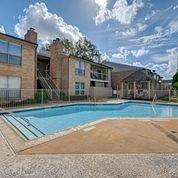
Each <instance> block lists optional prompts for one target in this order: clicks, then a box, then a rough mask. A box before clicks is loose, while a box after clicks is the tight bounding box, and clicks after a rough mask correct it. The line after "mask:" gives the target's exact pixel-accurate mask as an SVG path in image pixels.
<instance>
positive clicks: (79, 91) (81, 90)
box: [75, 82, 85, 96]
mask: <svg viewBox="0 0 178 178" xmlns="http://www.w3.org/2000/svg"><path fill="white" fill-rule="evenodd" d="M75 95H77V96H79V95H85V83H84V82H75Z"/></svg>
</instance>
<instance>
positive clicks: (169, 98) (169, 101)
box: [169, 90, 171, 102]
mask: <svg viewBox="0 0 178 178" xmlns="http://www.w3.org/2000/svg"><path fill="white" fill-rule="evenodd" d="M170 101H171V90H169V102H170Z"/></svg>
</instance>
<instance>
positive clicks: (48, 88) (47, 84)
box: [38, 70, 60, 99]
mask: <svg viewBox="0 0 178 178" xmlns="http://www.w3.org/2000/svg"><path fill="white" fill-rule="evenodd" d="M38 80H39V82H40V84H41V86H42V87H43V89H44V90H45V92H46V94H47V95H48V97H49V98H50V99H60V90H59V89H58V87H57V86H56V85H55V84H54V82H53V81H52V79H51V78H50V76H49V74H47V73H46V74H45V76H43V75H42V73H41V72H40V71H39V70H38Z"/></svg>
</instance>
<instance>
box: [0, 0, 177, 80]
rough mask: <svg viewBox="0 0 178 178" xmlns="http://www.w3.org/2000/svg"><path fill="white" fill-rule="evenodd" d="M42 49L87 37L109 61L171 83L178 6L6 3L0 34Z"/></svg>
mask: <svg viewBox="0 0 178 178" xmlns="http://www.w3.org/2000/svg"><path fill="white" fill-rule="evenodd" d="M30 27H33V28H35V29H36V31H37V32H38V39H39V44H40V45H43V44H45V43H50V42H51V41H52V40H53V39H55V38H57V37H59V38H67V39H69V40H70V41H73V42H76V41H78V40H79V39H80V38H83V37H87V38H88V39H90V40H91V41H92V43H94V44H95V45H96V46H97V48H98V49H99V50H100V52H101V53H102V57H103V59H105V60H109V61H112V62H117V63H124V64H129V65H135V66H140V67H146V68H149V69H151V70H156V72H157V73H159V74H160V75H161V76H162V77H163V78H164V79H171V78H172V76H173V75H174V74H175V72H176V70H177V60H178V0H39V1H35V0H13V1H12V0H1V5H0V31H1V32H3V33H7V34H10V35H14V36H17V37H20V38H23V36H24V34H25V32H26V31H27V29H29V28H30Z"/></svg>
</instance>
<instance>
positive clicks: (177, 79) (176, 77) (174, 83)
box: [172, 72, 178, 90]
mask: <svg viewBox="0 0 178 178" xmlns="http://www.w3.org/2000/svg"><path fill="white" fill-rule="evenodd" d="M172 87H173V88H174V89H176V90H178V72H176V74H175V75H174V76H173V80H172Z"/></svg>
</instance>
